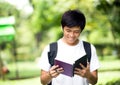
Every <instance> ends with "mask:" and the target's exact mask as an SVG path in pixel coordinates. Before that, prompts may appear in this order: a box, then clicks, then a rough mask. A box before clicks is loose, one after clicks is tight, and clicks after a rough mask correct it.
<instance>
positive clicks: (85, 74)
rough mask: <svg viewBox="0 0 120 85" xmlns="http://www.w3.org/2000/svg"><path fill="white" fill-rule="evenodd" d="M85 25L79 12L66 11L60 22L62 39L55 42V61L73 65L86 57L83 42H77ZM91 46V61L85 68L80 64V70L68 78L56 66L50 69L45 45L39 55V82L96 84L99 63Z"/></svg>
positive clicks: (76, 69) (64, 84)
mask: <svg viewBox="0 0 120 85" xmlns="http://www.w3.org/2000/svg"><path fill="white" fill-rule="evenodd" d="M85 24H86V19H85V16H84V14H83V13H82V12H80V11H79V10H69V11H66V12H65V13H64V14H63V16H62V20H61V25H62V30H63V37H62V38H61V39H59V40H58V41H57V43H58V49H57V55H56V59H59V60H62V61H64V62H67V63H73V62H75V61H76V60H78V59H79V58H81V57H82V56H84V55H86V52H85V50H84V46H83V41H82V40H79V36H80V33H81V32H82V31H83V29H84V27H85ZM90 45H91V61H90V63H87V67H85V66H84V65H82V64H80V66H81V67H82V69H80V68H75V70H74V76H73V77H69V76H66V75H64V74H61V73H62V72H63V71H64V69H63V68H61V67H59V66H58V65H53V66H52V67H51V65H50V63H49V60H48V52H49V51H50V47H49V45H47V46H46V47H45V49H44V51H43V53H42V55H41V59H40V64H39V65H40V67H41V76H40V80H41V83H42V84H43V85H46V84H49V83H50V82H52V84H51V85H88V84H89V83H91V84H93V85H94V84H96V83H97V80H98V72H97V69H98V68H99V66H100V65H99V61H98V57H97V54H96V49H95V47H94V46H93V45H92V44H90Z"/></svg>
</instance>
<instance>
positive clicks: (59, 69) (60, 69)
mask: <svg viewBox="0 0 120 85" xmlns="http://www.w3.org/2000/svg"><path fill="white" fill-rule="evenodd" d="M56 70H57V72H58V73H62V72H64V69H63V68H57V69H56Z"/></svg>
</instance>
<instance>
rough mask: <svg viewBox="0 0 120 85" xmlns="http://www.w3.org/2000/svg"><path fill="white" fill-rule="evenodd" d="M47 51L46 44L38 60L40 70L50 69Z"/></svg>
mask: <svg viewBox="0 0 120 85" xmlns="http://www.w3.org/2000/svg"><path fill="white" fill-rule="evenodd" d="M48 51H49V45H47V46H46V47H45V48H44V50H43V52H42V54H41V56H40V59H39V61H38V66H39V68H40V69H42V70H45V71H49V69H50V64H49V61H48Z"/></svg>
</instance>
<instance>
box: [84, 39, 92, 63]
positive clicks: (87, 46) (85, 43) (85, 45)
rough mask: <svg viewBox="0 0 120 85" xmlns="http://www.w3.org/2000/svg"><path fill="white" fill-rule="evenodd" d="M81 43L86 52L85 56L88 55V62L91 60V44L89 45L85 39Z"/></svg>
mask: <svg viewBox="0 0 120 85" xmlns="http://www.w3.org/2000/svg"><path fill="white" fill-rule="evenodd" d="M83 45H84V49H85V52H86V53H87V56H88V62H90V60H91V45H90V43H88V42H86V41H83Z"/></svg>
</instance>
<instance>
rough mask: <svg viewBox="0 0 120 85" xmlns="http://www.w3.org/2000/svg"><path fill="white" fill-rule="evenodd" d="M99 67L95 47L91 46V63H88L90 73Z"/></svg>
mask: <svg viewBox="0 0 120 85" xmlns="http://www.w3.org/2000/svg"><path fill="white" fill-rule="evenodd" d="M99 67H100V62H99V59H98V56H97V53H96V49H95V47H94V46H93V45H92V44H91V61H90V71H91V72H92V71H94V70H97V69H98V68H99Z"/></svg>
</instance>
